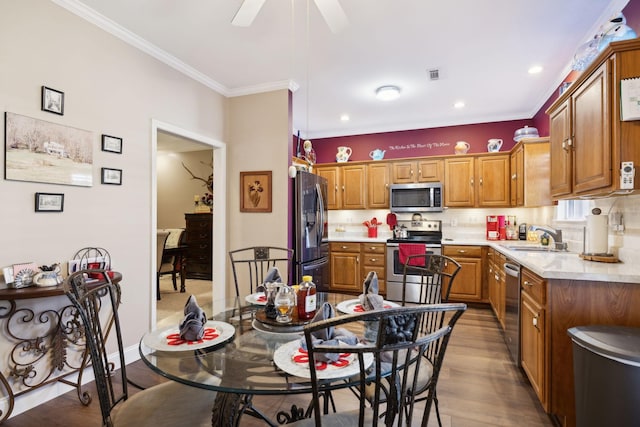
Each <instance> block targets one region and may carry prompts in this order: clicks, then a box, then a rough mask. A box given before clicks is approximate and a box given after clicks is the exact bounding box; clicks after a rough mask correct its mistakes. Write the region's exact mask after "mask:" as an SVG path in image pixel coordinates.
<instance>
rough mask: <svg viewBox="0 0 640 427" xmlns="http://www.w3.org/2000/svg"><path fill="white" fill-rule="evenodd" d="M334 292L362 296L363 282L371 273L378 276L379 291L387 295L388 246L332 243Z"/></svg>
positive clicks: (332, 284)
mask: <svg viewBox="0 0 640 427" xmlns="http://www.w3.org/2000/svg"><path fill="white" fill-rule="evenodd" d="M329 249H330V252H329V253H330V255H329V257H330V260H331V283H330V289H331V290H332V291H340V292H347V293H352V294H361V293H362V286H363V282H364V280H365V279H366V277H367V275H368V274H369V272H370V271H375V272H376V274H377V276H378V291H379V293H380V294H385V293H386V286H385V277H386V269H385V253H386V244H384V243H368V242H331V243H330V244H329Z"/></svg>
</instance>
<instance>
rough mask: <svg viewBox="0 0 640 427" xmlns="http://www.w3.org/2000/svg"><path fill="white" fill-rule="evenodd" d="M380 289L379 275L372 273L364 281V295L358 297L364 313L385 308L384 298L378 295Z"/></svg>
mask: <svg viewBox="0 0 640 427" xmlns="http://www.w3.org/2000/svg"><path fill="white" fill-rule="evenodd" d="M378 289H379V288H378V275H377V274H376V272H375V271H370V272H369V274H367V278H366V279H364V283H363V289H362V294H361V295H360V296H359V297H358V298H359V299H360V304H362V308H364V311H371V310H380V309H382V308H384V298H383V297H382V295H378Z"/></svg>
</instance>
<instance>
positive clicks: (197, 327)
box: [179, 295, 207, 341]
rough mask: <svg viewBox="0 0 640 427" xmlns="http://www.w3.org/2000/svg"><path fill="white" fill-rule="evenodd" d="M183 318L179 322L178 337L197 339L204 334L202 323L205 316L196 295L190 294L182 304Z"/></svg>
mask: <svg viewBox="0 0 640 427" xmlns="http://www.w3.org/2000/svg"><path fill="white" fill-rule="evenodd" d="M184 315H185V316H184V319H182V321H181V322H180V325H179V327H180V338H182V339H183V340H187V341H199V340H201V339H202V337H203V336H204V324H205V323H207V316H206V315H205V314H204V310H203V309H202V308H200V306H199V305H198V302H197V301H196V297H195V296H194V295H191V296H190V297H189V299H188V300H187V303H186V304H185V305H184Z"/></svg>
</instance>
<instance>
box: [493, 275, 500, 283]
mask: <svg viewBox="0 0 640 427" xmlns="http://www.w3.org/2000/svg"><path fill="white" fill-rule="evenodd" d="M493 277H495V279H496V281H498V282H499V281H500V276H498V275H497V274H496V275H494V276H493Z"/></svg>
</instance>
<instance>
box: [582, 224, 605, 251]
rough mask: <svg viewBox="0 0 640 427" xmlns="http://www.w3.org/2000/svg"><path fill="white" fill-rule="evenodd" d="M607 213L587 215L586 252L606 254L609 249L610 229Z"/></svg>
mask: <svg viewBox="0 0 640 427" xmlns="http://www.w3.org/2000/svg"><path fill="white" fill-rule="evenodd" d="M607 219H608V218H607V216H606V215H587V236H586V239H585V242H586V247H585V250H584V251H585V252H586V253H589V254H606V253H607V252H608V251H609V230H608V224H607Z"/></svg>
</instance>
